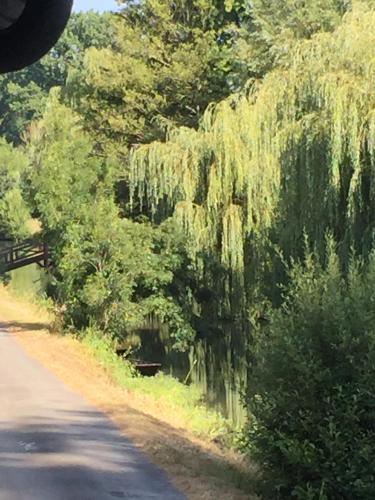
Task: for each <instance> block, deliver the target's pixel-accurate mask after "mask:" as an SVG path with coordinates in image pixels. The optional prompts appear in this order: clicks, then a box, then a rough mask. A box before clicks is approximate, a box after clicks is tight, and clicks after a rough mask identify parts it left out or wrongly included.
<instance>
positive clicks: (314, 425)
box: [245, 251, 375, 500]
mask: <svg viewBox="0 0 375 500" xmlns="http://www.w3.org/2000/svg"><path fill="white" fill-rule="evenodd" d="M329 253H330V255H329V256H328V258H327V263H326V265H325V266H323V267H322V266H320V265H319V264H318V263H317V261H316V259H315V258H313V257H311V256H309V257H308V258H306V260H305V262H304V263H303V264H302V265H296V266H295V267H294V268H293V270H292V271H291V284H290V286H289V289H288V290H286V291H285V296H284V303H283V306H282V307H281V308H280V309H279V310H277V311H275V312H274V313H273V314H272V319H271V323H270V326H269V327H268V328H267V331H266V332H264V331H263V332H262V335H260V334H259V336H258V337H259V338H258V340H257V341H256V344H257V349H256V355H255V363H254V368H253V374H252V379H251V385H250V388H249V391H248V394H247V402H248V406H249V409H250V411H251V413H252V415H253V419H252V421H251V424H250V425H249V428H248V429H247V433H246V439H245V441H246V442H245V447H246V449H247V451H248V452H249V453H250V454H251V456H252V457H256V458H257V459H258V461H259V464H260V466H261V467H260V468H261V470H262V471H263V477H262V479H263V481H262V483H263V487H264V488H265V490H264V492H263V493H264V494H265V497H266V498H291V497H296V498H299V499H346V498H347V499H361V500H366V499H373V498H375V446H374V442H375V376H374V375H375V255H372V256H371V257H370V259H369V262H368V263H366V264H364V263H362V262H359V261H353V262H352V265H351V268H350V270H349V273H348V276H347V278H346V279H343V278H342V274H341V272H340V268H339V264H338V259H337V258H336V256H335V254H334V252H332V251H331V252H329Z"/></svg>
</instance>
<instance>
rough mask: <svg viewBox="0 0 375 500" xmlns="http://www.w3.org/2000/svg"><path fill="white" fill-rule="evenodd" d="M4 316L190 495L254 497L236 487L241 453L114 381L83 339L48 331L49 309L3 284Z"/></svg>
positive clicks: (31, 349) (0, 305)
mask: <svg viewBox="0 0 375 500" xmlns="http://www.w3.org/2000/svg"><path fill="white" fill-rule="evenodd" d="M0 318H1V320H2V323H3V326H4V327H6V328H8V329H10V330H11V331H12V332H13V334H14V336H15V338H16V339H17V341H18V342H19V343H20V344H21V345H22V346H23V348H24V349H25V350H26V351H27V352H28V354H29V355H31V356H32V357H34V358H35V359H37V360H38V361H39V362H41V363H42V364H43V365H44V366H45V367H47V368H48V369H49V370H50V371H52V372H53V373H54V374H55V375H57V377H58V378H59V379H60V380H62V381H63V382H64V383H65V384H67V385H68V386H69V387H70V388H71V389H73V390H74V391H75V392H76V393H78V394H80V395H82V396H83V397H84V398H85V399H86V400H87V401H89V402H90V403H91V404H94V405H95V406H96V407H97V408H99V409H100V410H101V411H103V412H105V413H106V414H107V415H109V416H110V418H111V419H112V420H113V421H114V423H115V424H116V425H117V427H119V428H120V430H121V431H122V432H123V433H124V434H125V435H126V436H127V437H129V438H130V439H131V441H132V442H133V443H134V444H135V445H136V446H137V447H138V448H139V449H140V450H142V451H143V452H145V453H146V454H147V455H148V457H150V458H151V460H152V461H153V462H154V463H155V464H157V465H158V466H160V467H162V468H163V469H164V470H165V471H166V472H167V473H168V475H169V476H170V477H171V478H172V480H173V482H174V484H175V486H176V487H177V488H178V489H179V490H180V491H182V492H184V493H185V494H186V495H187V497H188V498H189V499H192V500H195V499H196V500H198V499H199V500H205V499H207V500H210V499H215V500H218V499H220V500H243V499H251V498H255V497H252V496H250V495H248V494H245V493H243V492H242V491H240V490H239V489H238V488H236V486H235V482H236V481H237V479H238V478H239V477H241V474H242V473H243V471H244V465H243V463H242V462H241V460H240V459H239V457H238V456H237V455H236V454H232V453H230V452H226V451H225V452H224V451H222V450H221V449H219V447H217V446H216V445H215V444H213V443H207V442H205V441H202V440H199V439H197V438H196V437H194V436H192V435H190V434H188V433H187V432H185V431H184V430H183V429H181V428H180V427H179V422H178V418H176V416H175V415H171V414H170V413H168V412H167V411H166V409H165V408H163V406H162V404H161V403H158V402H155V401H154V400H152V398H150V397H147V396H142V395H138V394H135V393H130V392H128V391H125V390H123V389H121V388H119V387H117V386H115V385H114V384H113V383H112V382H111V380H110V378H109V377H108V376H107V374H106V373H105V371H104V370H103V369H102V367H101V366H100V365H99V364H98V363H97V362H96V360H94V359H93V358H92V357H91V356H90V355H89V354H88V353H87V351H86V350H85V348H84V347H83V346H82V345H81V344H80V343H79V342H78V341H76V340H75V339H73V338H69V337H60V336H57V335H51V334H50V333H49V331H48V328H49V326H50V325H49V320H48V317H47V316H46V314H45V313H43V312H42V311H38V310H37V309H36V308H35V307H34V306H31V305H29V304H27V303H23V302H22V301H19V300H15V299H14V298H13V297H11V296H10V295H9V294H8V293H7V292H6V291H4V290H1V289H0Z"/></svg>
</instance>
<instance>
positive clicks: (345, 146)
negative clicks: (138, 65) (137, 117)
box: [130, 2, 375, 314]
mask: <svg viewBox="0 0 375 500" xmlns="http://www.w3.org/2000/svg"><path fill="white" fill-rule="evenodd" d="M374 25H375V9H374V3H373V2H368V3H366V4H365V3H362V2H356V3H354V5H353V8H352V10H351V11H350V12H348V13H347V14H346V15H345V16H344V18H343V20H342V23H341V24H340V25H339V27H338V28H337V29H336V30H335V31H334V32H333V33H320V34H317V35H314V36H312V37H311V39H309V40H302V41H300V42H297V44H296V45H295V47H294V49H293V51H292V52H291V53H290V57H288V59H287V61H285V62H284V63H283V66H282V67H279V68H278V69H276V70H274V71H273V72H271V73H269V74H268V75H267V76H266V77H265V79H264V80H263V81H262V82H255V83H254V82H253V83H252V85H249V87H248V89H249V88H250V90H247V91H246V94H244V93H242V94H239V95H235V96H232V97H230V98H229V99H226V100H224V101H223V102H221V103H220V104H218V105H215V106H212V107H210V108H209V109H208V110H207V112H206V113H205V115H204V118H203V120H202V122H201V125H200V128H199V130H198V131H195V130H191V129H187V128H181V129H177V130H174V131H172V132H171V133H170V135H169V137H168V140H167V141H166V142H165V143H161V142H156V143H152V144H150V145H147V146H142V147H140V148H138V149H136V150H134V151H133V152H132V154H131V158H130V185H131V194H132V198H133V199H135V198H137V200H138V201H140V202H141V204H142V206H143V207H147V209H148V210H150V211H151V212H152V213H154V214H157V213H160V211H161V210H165V206H167V207H168V208H169V209H170V210H173V212H174V217H175V218H176V219H177V220H178V221H180V223H181V225H182V226H183V227H184V229H185V231H186V233H187V234H188V235H189V237H190V238H189V241H190V249H189V250H190V252H191V255H192V256H193V257H194V258H195V262H196V265H197V270H199V272H200V273H201V274H202V276H205V277H206V279H207V274H205V273H206V271H207V269H206V268H205V263H206V262H207V261H206V260H205V259H204V258H202V255H209V256H210V257H211V258H213V259H216V260H217V261H218V262H220V265H221V266H222V268H223V269H225V271H226V277H225V279H224V280H223V281H222V283H221V285H222V286H223V296H222V297H223V300H222V303H223V304H224V307H225V309H228V308H229V309H231V308H233V304H235V305H238V304H239V303H240V304H241V307H242V311H247V307H245V308H244V306H246V304H248V303H249V302H248V300H249V298H250V295H251V294H250V290H255V288H256V283H257V281H260V282H264V281H265V276H267V275H268V273H269V272H272V262H271V261H272V255H271V253H270V249H271V250H272V249H273V250H272V251H274V250H275V248H280V249H281V250H282V252H283V253H284V255H286V256H298V255H299V254H300V253H301V252H302V249H303V246H304V241H305V240H306V235H307V239H308V240H309V241H311V242H312V243H313V244H314V246H315V247H316V249H318V250H319V249H320V248H323V247H324V245H325V237H326V234H327V232H330V233H331V234H333V236H334V237H335V238H336V240H337V242H338V243H339V248H340V253H341V256H342V258H343V262H344V263H345V261H346V259H347V258H348V256H349V254H350V252H351V251H352V248H354V249H355V250H356V251H358V252H360V253H366V252H367V251H368V250H369V249H370V248H371V247H372V244H373V233H374V229H375V31H374V29H373V26H374ZM273 279H274V277H273ZM210 284H211V285H212V286H214V285H215V276H211V278H210ZM215 286H216V285H215ZM233 297H235V300H233ZM239 297H240V298H241V300H240V302H239V301H238V298H239ZM245 314H247V312H245Z"/></svg>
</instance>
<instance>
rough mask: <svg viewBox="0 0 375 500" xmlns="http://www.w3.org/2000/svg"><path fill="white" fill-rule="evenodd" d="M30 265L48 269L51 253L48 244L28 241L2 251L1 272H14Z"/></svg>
mask: <svg viewBox="0 0 375 500" xmlns="http://www.w3.org/2000/svg"><path fill="white" fill-rule="evenodd" d="M30 264H38V265H39V266H41V267H44V268H48V265H49V251H48V245H47V244H46V243H39V242H35V241H32V240H27V241H24V242H22V243H19V244H14V245H10V246H9V247H7V248H4V249H2V250H0V272H9V271H13V270H14V269H19V268H20V267H25V266H29V265H30Z"/></svg>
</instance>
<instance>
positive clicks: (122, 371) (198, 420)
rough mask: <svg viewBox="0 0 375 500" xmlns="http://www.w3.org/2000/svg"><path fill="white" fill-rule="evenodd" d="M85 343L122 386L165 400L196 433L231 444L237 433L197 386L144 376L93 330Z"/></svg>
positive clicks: (162, 377)
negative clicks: (205, 402)
mask: <svg viewBox="0 0 375 500" xmlns="http://www.w3.org/2000/svg"><path fill="white" fill-rule="evenodd" d="M82 343H83V345H84V346H85V347H86V348H87V350H88V351H89V352H90V354H92V355H93V356H94V357H95V359H96V360H97V361H98V362H99V363H100V364H101V365H102V366H103V368H104V369H105V370H106V372H107V374H108V375H109V376H110V377H111V378H112V380H113V381H114V382H115V383H116V384H118V385H119V386H120V387H123V388H126V389H128V390H130V391H134V392H135V393H141V394H146V395H149V396H151V397H152V398H154V399H155V400H159V401H162V402H163V403H164V404H166V405H167V406H168V408H170V411H171V412H174V414H175V415H176V414H177V415H178V416H179V417H180V419H182V420H183V421H184V423H185V426H186V429H187V430H189V431H191V432H193V433H194V434H196V435H199V436H202V437H206V438H209V439H215V440H219V441H221V442H223V443H225V444H226V445H231V444H232V440H233V439H234V437H233V436H234V434H235V432H234V429H233V428H232V427H231V425H230V423H229V421H228V420H227V419H225V418H224V417H223V416H222V415H220V414H219V413H218V412H216V411H213V410H210V409H209V408H207V406H206V405H205V404H204V400H203V396H202V393H201V392H200V391H199V390H198V389H197V388H196V387H194V386H188V385H185V384H183V383H181V382H180V381H178V380H177V379H175V378H173V377H172V376H170V375H165V374H163V373H159V374H157V375H156V376H155V377H142V376H141V375H139V374H138V373H136V371H135V370H134V368H133V367H132V365H131V364H130V363H129V362H126V361H124V360H123V359H121V358H119V357H118V356H117V355H116V353H115V349H114V345H113V343H112V342H111V340H109V339H106V338H104V337H103V336H102V335H100V333H98V332H97V331H95V330H93V329H88V330H86V332H85V335H83V337H82Z"/></svg>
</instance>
